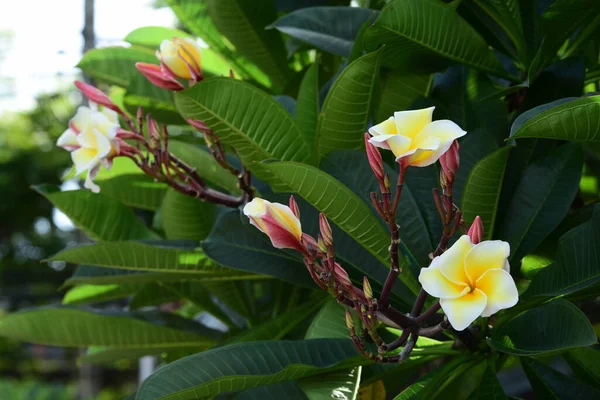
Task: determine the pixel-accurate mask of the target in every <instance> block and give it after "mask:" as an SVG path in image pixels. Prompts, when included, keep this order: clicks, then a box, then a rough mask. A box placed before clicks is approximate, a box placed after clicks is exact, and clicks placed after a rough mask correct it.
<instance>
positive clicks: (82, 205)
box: [35, 185, 158, 241]
mask: <svg viewBox="0 0 600 400" xmlns="http://www.w3.org/2000/svg"><path fill="white" fill-rule="evenodd" d="M35 190H36V191H37V192H38V193H40V194H41V195H42V196H44V197H46V198H47V199H48V200H49V201H50V202H51V203H52V204H54V206H55V207H56V208H58V209H59V210H61V211H62V212H63V213H65V214H66V215H67V216H68V217H69V218H70V219H71V221H73V223H74V224H75V225H76V226H77V227H78V228H80V229H81V230H83V231H84V232H85V233H86V234H87V235H88V236H89V237H90V238H91V239H94V240H106V241H112V240H126V239H157V238H158V236H157V235H156V234H155V233H154V232H152V231H150V230H149V229H148V228H146V227H145V226H144V224H143V223H142V221H141V220H139V219H138V218H137V217H136V216H135V214H134V213H133V211H131V209H129V208H128V207H126V206H125V205H123V204H121V203H120V202H119V201H117V200H114V199H112V198H110V197H107V196H104V195H102V194H95V193H92V192H90V191H88V190H74V191H68V192H61V191H59V189H58V188H56V187H54V186H51V185H44V186H36V187H35ZM100 216H101V218H100Z"/></svg>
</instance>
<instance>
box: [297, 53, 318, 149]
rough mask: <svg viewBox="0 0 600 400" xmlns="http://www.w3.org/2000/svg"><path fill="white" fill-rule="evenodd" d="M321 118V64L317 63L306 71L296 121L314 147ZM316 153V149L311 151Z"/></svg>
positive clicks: (301, 85) (299, 96)
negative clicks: (318, 122)
mask: <svg viewBox="0 0 600 400" xmlns="http://www.w3.org/2000/svg"><path fill="white" fill-rule="evenodd" d="M318 118H319V64H318V63H317V62H315V63H314V64H313V65H311V66H310V68H309V69H308V70H307V71H306V74H305V75H304V78H302V83H301V84H300V89H299V91H298V101H297V102H296V121H298V125H299V126H300V128H301V129H302V133H303V134H304V137H306V141H307V142H308V143H309V144H310V146H313V145H314V143H315V135H316V132H317V121H318ZM311 150H312V151H313V152H314V148H313V149H311Z"/></svg>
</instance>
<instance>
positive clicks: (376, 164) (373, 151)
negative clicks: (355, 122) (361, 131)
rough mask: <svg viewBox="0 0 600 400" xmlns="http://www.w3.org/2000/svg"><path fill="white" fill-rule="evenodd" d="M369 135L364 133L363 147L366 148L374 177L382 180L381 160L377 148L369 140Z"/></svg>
mask: <svg viewBox="0 0 600 400" xmlns="http://www.w3.org/2000/svg"><path fill="white" fill-rule="evenodd" d="M370 138H371V135H369V134H368V133H365V147H366V149H367V158H368V159H369V165H370V166H371V169H372V170H373V173H374V174H375V177H376V178H377V180H378V181H379V182H381V181H382V180H383V175H384V172H383V160H382V158H381V153H379V150H377V148H376V147H375V146H374V145H373V144H372V143H371V142H370V141H369V139H370Z"/></svg>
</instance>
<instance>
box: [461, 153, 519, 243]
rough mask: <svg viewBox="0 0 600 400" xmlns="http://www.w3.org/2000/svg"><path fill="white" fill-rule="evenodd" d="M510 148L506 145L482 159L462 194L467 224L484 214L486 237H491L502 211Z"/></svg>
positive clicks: (482, 216)
mask: <svg viewBox="0 0 600 400" xmlns="http://www.w3.org/2000/svg"><path fill="white" fill-rule="evenodd" d="M509 153H510V147H503V148H501V149H498V150H497V151H495V152H493V153H492V154H490V155H489V156H487V157H485V158H483V159H481V160H479V162H478V163H477V164H475V166H474V167H473V169H472V170H471V173H470V174H469V178H468V179H467V183H466V185H465V189H464V192H463V195H462V208H461V210H462V213H463V218H464V219H465V222H466V223H467V226H470V225H471V223H473V221H474V220H475V217H477V216H480V217H481V219H482V222H483V231H484V239H491V238H492V236H493V234H494V224H495V222H496V213H497V210H498V200H499V199H500V190H502V180H503V179H504V171H505V169H506V162H507V161H508V155H509Z"/></svg>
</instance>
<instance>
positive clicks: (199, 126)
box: [186, 118, 212, 132]
mask: <svg viewBox="0 0 600 400" xmlns="http://www.w3.org/2000/svg"><path fill="white" fill-rule="evenodd" d="M186 121H187V123H188V124H190V125H191V126H192V128H194V129H195V130H197V131H199V132H212V129H210V128H209V127H208V125H206V124H205V123H204V122H202V121H200V120H199V119H191V118H188V119H186Z"/></svg>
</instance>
